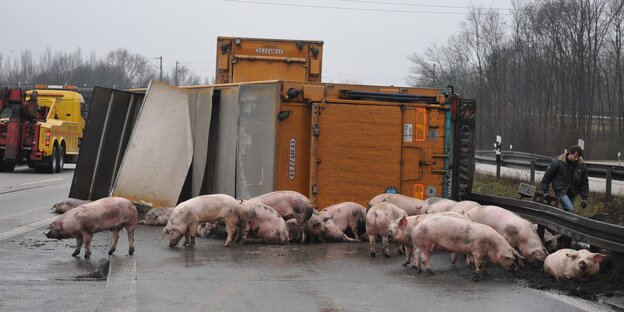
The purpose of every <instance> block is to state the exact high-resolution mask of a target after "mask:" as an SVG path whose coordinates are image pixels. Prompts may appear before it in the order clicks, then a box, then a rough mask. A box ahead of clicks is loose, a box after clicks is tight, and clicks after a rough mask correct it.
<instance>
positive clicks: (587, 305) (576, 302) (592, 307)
mask: <svg viewBox="0 0 624 312" xmlns="http://www.w3.org/2000/svg"><path fill="white" fill-rule="evenodd" d="M544 294H546V295H547V296H549V297H551V298H554V299H557V300H559V301H561V302H565V303H567V304H569V305H571V306H574V307H577V308H579V309H581V310H583V311H587V312H594V311H596V312H602V311H615V310H612V309H609V308H607V307H605V306H604V305H599V304H597V303H594V302H591V301H587V300H583V299H580V298H575V297H570V296H565V295H560V294H557V293H554V292H549V291H545V292H544Z"/></svg>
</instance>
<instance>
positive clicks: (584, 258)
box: [544, 248, 607, 280]
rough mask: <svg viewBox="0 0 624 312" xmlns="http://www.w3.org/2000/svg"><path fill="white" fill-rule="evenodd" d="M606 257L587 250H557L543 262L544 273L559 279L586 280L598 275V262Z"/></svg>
mask: <svg viewBox="0 0 624 312" xmlns="http://www.w3.org/2000/svg"><path fill="white" fill-rule="evenodd" d="M606 256H607V255H604V254H601V253H593V252H590V251H589V250H587V249H581V250H579V251H576V250H574V249H568V248H564V249H559V250H557V251H556V252H554V253H552V254H550V255H548V257H546V260H544V272H546V273H548V274H550V275H552V276H553V277H554V278H556V279H559V278H561V277H565V278H573V279H580V280H586V279H589V278H591V277H592V276H594V275H596V274H598V272H599V271H600V262H602V260H604V259H605V257H606Z"/></svg>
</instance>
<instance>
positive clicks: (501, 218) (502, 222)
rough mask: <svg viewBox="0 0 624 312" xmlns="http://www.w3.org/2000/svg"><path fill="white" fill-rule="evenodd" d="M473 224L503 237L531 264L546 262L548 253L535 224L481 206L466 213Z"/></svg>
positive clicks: (508, 212)
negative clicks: (484, 227) (481, 225)
mask: <svg viewBox="0 0 624 312" xmlns="http://www.w3.org/2000/svg"><path fill="white" fill-rule="evenodd" d="M466 215H467V216H468V218H470V220H472V221H473V222H477V223H481V224H485V225H487V226H489V227H491V228H493V229H494V230H495V231H496V232H498V233H499V234H501V235H503V237H505V239H506V240H507V241H508V242H509V244H510V245H511V246H512V247H514V248H517V249H518V251H519V252H520V254H521V255H522V256H524V257H525V258H526V259H527V260H528V261H529V262H530V263H535V262H538V261H540V262H541V261H544V259H546V256H547V255H548V251H547V250H546V248H544V245H542V241H541V239H540V238H539V235H537V231H536V230H535V228H533V224H532V223H531V222H529V221H527V220H525V219H523V218H522V217H520V216H518V215H517V214H515V213H513V212H511V211H509V210H507V209H504V208H501V207H498V206H479V207H475V208H473V209H471V210H470V211H468V212H467V213H466Z"/></svg>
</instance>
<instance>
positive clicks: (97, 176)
mask: <svg viewBox="0 0 624 312" xmlns="http://www.w3.org/2000/svg"><path fill="white" fill-rule="evenodd" d="M142 101H143V94H139V93H133V92H129V91H122V90H114V89H109V88H101V87H95V88H94V90H93V99H92V101H91V105H90V108H89V115H88V117H87V123H86V127H85V131H84V136H83V140H82V144H81V147H80V156H79V157H78V163H77V164H76V169H75V171H74V178H73V181H72V185H71V189H70V192H69V197H72V198H78V199H85V200H96V199H100V198H102V197H107V196H110V193H111V190H112V185H113V183H114V179H115V176H116V174H117V171H118V169H119V165H120V163H121V159H122V157H123V155H124V153H125V150H126V147H127V144H128V140H129V138H130V134H131V132H132V128H133V127H134V123H135V121H136V117H137V114H138V111H139V109H140V107H141V104H142Z"/></svg>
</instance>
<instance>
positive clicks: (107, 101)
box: [69, 81, 476, 209]
mask: <svg viewBox="0 0 624 312" xmlns="http://www.w3.org/2000/svg"><path fill="white" fill-rule="evenodd" d="M475 108H476V104H475V101H473V100H466V99H462V98H460V97H459V96H458V95H456V94H454V93H453V89H452V87H450V88H449V89H448V90H443V89H425V88H399V87H384V86H364V85H351V84H333V83H320V82H302V81H262V82H241V83H233V84H223V85H213V86H193V87H174V86H170V85H166V84H164V83H161V82H157V81H153V82H152V83H151V84H150V85H149V87H148V88H147V89H146V90H140V91H138V92H132V91H124V90H114V89H107V88H96V89H95V90H94V94H93V100H92V104H91V109H90V112H89V116H88V122H87V127H86V130H85V137H84V142H83V145H82V148H81V157H80V159H79V160H78V163H77V166H76V172H75V175H74V180H73V183H72V186H71V190H70V194H69V195H70V197H73V198H78V199H85V200H87V199H88V200H95V199H98V198H102V197H106V196H111V195H113V196H122V197H126V198H129V199H131V200H142V201H145V202H149V203H151V205H152V206H154V207H171V206H175V205H176V204H177V203H178V202H180V201H183V200H186V199H188V198H190V197H193V196H197V195H201V194H211V193H223V194H228V195H231V196H235V197H238V198H243V199H246V198H250V197H254V196H257V195H261V194H264V193H267V192H271V191H274V190H294V191H298V192H300V193H302V194H305V195H307V196H309V197H310V198H311V199H312V200H313V202H314V204H315V206H316V208H317V209H322V208H324V207H326V206H329V205H331V204H335V203H337V202H343V201H353V202H357V203H360V204H363V205H365V204H366V203H367V202H368V201H369V200H370V199H371V198H372V197H374V196H375V195H377V194H379V193H382V192H384V191H386V192H400V193H401V194H404V195H409V196H413V197H416V198H421V199H424V198H428V197H433V196H443V197H451V198H455V199H457V198H461V197H462V196H464V195H466V194H468V193H470V189H471V186H472V185H471V184H472V175H473V172H474V157H473V155H474V144H473V140H474V127H475Z"/></svg>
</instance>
